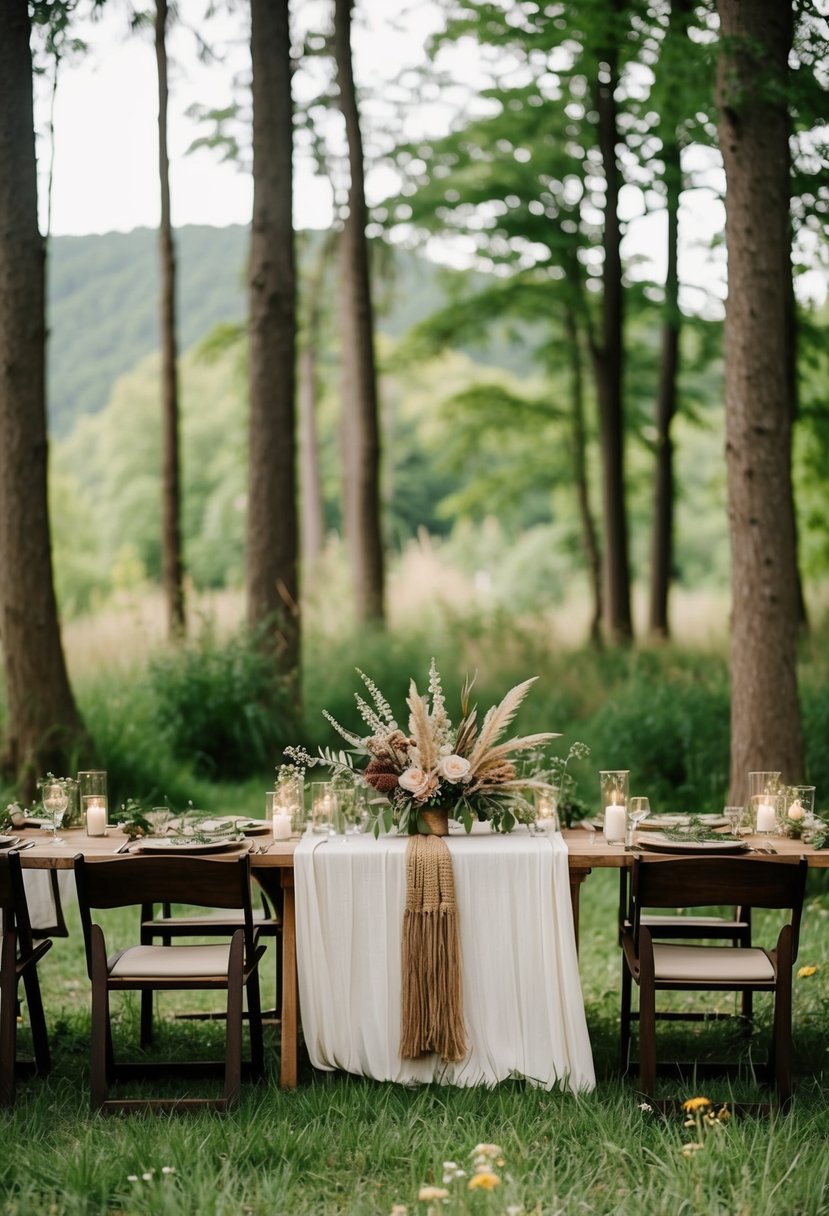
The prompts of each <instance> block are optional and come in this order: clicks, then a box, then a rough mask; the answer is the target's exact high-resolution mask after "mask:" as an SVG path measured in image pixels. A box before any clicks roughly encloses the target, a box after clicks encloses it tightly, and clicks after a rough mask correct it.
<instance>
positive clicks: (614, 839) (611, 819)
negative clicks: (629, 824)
mask: <svg viewBox="0 0 829 1216" xmlns="http://www.w3.org/2000/svg"><path fill="white" fill-rule="evenodd" d="M626 819H627V816H626V814H625V808H624V807H623V806H616V805H615V804H614V805H612V806H606V807H605V808H604V838H605V840H606V841H607V843H608V844H622V843H623V842H624V839H625V821H626Z"/></svg>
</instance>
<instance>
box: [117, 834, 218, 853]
mask: <svg viewBox="0 0 829 1216" xmlns="http://www.w3.org/2000/svg"><path fill="white" fill-rule="evenodd" d="M239 847H240V845H239V841H237V840H207V841H203V842H198V841H194V840H190V839H189V837H187V836H159V837H157V838H154V837H152V836H148V837H147V838H146V839H145V840H140V841H139V842H138V845H137V849H138V852H139V853H192V854H193V855H196V854H198V853H224V852H225V851H226V850H227V849H238V848H239Z"/></svg>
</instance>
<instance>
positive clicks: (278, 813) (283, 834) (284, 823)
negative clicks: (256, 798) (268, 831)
mask: <svg viewBox="0 0 829 1216" xmlns="http://www.w3.org/2000/svg"><path fill="white" fill-rule="evenodd" d="M273 838H274V840H290V839H291V815H290V812H289V811H288V810H287V809H286V808H285V807H284V806H275V807H274V808H273Z"/></svg>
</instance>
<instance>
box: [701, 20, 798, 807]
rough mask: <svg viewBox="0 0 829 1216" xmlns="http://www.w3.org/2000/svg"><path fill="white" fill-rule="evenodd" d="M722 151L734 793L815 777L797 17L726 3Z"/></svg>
mask: <svg viewBox="0 0 829 1216" xmlns="http://www.w3.org/2000/svg"><path fill="white" fill-rule="evenodd" d="M718 10H719V14H720V25H721V37H722V45H721V48H720V59H719V63H718V69H717V101H718V106H719V119H718V125H719V138H720V147H721V150H722V155H723V160H724V163H725V172H726V244H727V251H728V301H727V306H726V319H725V405H726V411H725V412H726V463H727V469H728V512H729V529H730V541H731V584H732V617H731V682H732V693H731V788H730V792H729V802H737V801H742V799H743V796H744V794H745V789H746V774H747V772H748V771H749V770H751V769H755V770H756V769H761V770H768V769H780V770H781V772H782V773H783V777H784V780H787V781H791V782H796V781H799V780H801V779H802V778H803V776H804V772H803V763H804V752H803V734H802V726H801V716H800V705H799V702H798V691H797V670H796V657H797V656H796V641H797V628H798V594H797V564H796V560H795V523H794V509H793V498H792V481H791V425H792V402H791V380H790V376H789V373H788V351H787V345H788V344H787V322H788V315H787V307H788V306H787V300H788V294H789V288H788V283H789V279H790V278H791V273H792V270H791V245H790V236H789V190H790V184H789V171H790V166H789V144H788V130H789V125H788V115H787V110H786V105H785V101H784V100H783V98H784V96H785V82H786V78H787V74H788V54H789V50H790V48H791V44H792V24H793V21H792V9H791V4H790V3H781V0H755V3H753V4H745V3H743V2H742V0H718Z"/></svg>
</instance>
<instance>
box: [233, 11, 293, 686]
mask: <svg viewBox="0 0 829 1216" xmlns="http://www.w3.org/2000/svg"><path fill="white" fill-rule="evenodd" d="M250 45H251V58H252V67H253V80H252V91H253V225H252V231H251V244H250V271H249V292H250V322H249V324H250V349H249V371H248V375H249V386H250V431H249V486H248V533H247V556H246V590H247V611H248V621H249V623H250V624H251V625H252V626H254V627H256V628H264V629H265V630H266V635H267V637H268V639H269V644H270V645H271V647H272V649H273V650H274V652H275V654H276V656H277V658H278V661H279V663H280V666H281V668H282V670H283V671H284V672H285V673H286V674H287V675H289V676H296V675H297V674H298V667H299V644H300V618H299V588H298V570H297V566H298V560H297V556H298V555H297V550H298V537H297V508H296V434H295V430H296V420H295V412H296V411H295V389H296V367H295V363H296V266H295V254H294V229H293V211H292V181H293V176H292V153H293V125H292V121H293V118H292V115H293V106H292V100H291V40H290V27H289V18H288V0H251V40H250Z"/></svg>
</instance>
